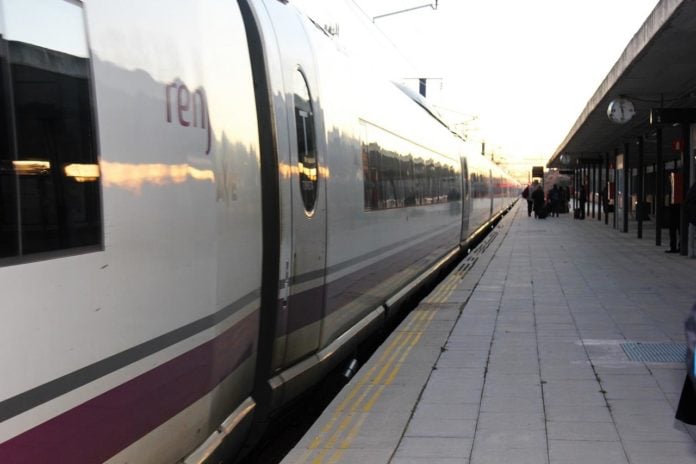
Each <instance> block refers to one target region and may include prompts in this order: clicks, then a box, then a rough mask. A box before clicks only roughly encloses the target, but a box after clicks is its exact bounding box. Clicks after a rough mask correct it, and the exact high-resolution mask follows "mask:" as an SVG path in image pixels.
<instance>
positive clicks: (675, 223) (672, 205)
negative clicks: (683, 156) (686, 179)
mask: <svg viewBox="0 0 696 464" xmlns="http://www.w3.org/2000/svg"><path fill="white" fill-rule="evenodd" d="M669 177H670V183H671V187H672V194H671V195H670V199H669V200H670V201H669V206H668V207H667V226H668V227H669V250H665V253H679V241H680V240H681V238H682V237H678V235H679V229H680V225H681V203H682V199H683V197H684V189H683V188H682V177H681V173H679V172H673V173H671V174H670V176H669Z"/></svg>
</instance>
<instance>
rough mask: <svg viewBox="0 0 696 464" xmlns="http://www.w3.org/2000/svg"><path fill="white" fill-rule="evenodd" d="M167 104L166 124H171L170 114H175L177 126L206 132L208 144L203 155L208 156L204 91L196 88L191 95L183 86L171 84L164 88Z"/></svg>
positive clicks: (208, 128) (208, 120)
mask: <svg viewBox="0 0 696 464" xmlns="http://www.w3.org/2000/svg"><path fill="white" fill-rule="evenodd" d="M165 98H166V102H167V122H172V113H174V112H176V115H177V117H178V120H179V124H180V125H182V126H183V127H198V123H199V122H200V128H201V129H204V130H207V136H208V142H207V146H206V149H205V154H206V155H208V154H210V138H211V128H210V115H209V113H208V100H207V99H206V97H205V90H203V88H202V87H201V88H198V89H196V91H194V92H193V94H191V92H190V91H189V89H188V87H186V85H185V84H183V83H179V82H172V83H171V84H167V86H166V87H165Z"/></svg>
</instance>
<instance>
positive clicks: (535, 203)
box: [522, 180, 570, 219]
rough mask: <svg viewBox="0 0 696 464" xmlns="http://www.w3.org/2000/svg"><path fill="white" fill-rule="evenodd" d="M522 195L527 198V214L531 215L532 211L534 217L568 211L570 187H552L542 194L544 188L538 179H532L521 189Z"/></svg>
mask: <svg viewBox="0 0 696 464" xmlns="http://www.w3.org/2000/svg"><path fill="white" fill-rule="evenodd" d="M522 197H523V198H525V199H526V200H527V216H528V217H531V216H532V212H533V213H534V217H535V218H536V219H544V218H545V217H546V216H548V215H549V214H550V215H551V217H554V216H555V217H558V216H559V214H560V213H567V212H568V202H569V201H570V189H569V188H568V187H559V186H558V185H557V184H553V187H552V188H551V189H549V191H548V192H546V194H544V189H543V187H542V186H541V184H540V183H539V181H536V180H535V181H534V183H532V184H531V185H528V186H527V187H525V189H524V190H523V191H522Z"/></svg>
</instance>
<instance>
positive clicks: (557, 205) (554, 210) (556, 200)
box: [549, 184, 561, 217]
mask: <svg viewBox="0 0 696 464" xmlns="http://www.w3.org/2000/svg"><path fill="white" fill-rule="evenodd" d="M549 201H550V202H551V217H554V216H555V217H558V213H559V212H560V209H561V191H560V190H559V189H558V185H556V184H553V188H552V189H551V191H550V192H549Z"/></svg>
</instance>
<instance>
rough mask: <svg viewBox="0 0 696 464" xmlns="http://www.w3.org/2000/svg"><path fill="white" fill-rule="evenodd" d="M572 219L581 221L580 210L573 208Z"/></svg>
mask: <svg viewBox="0 0 696 464" xmlns="http://www.w3.org/2000/svg"><path fill="white" fill-rule="evenodd" d="M573 218H575V219H581V218H582V209H581V208H575V209H574V210H573Z"/></svg>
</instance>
